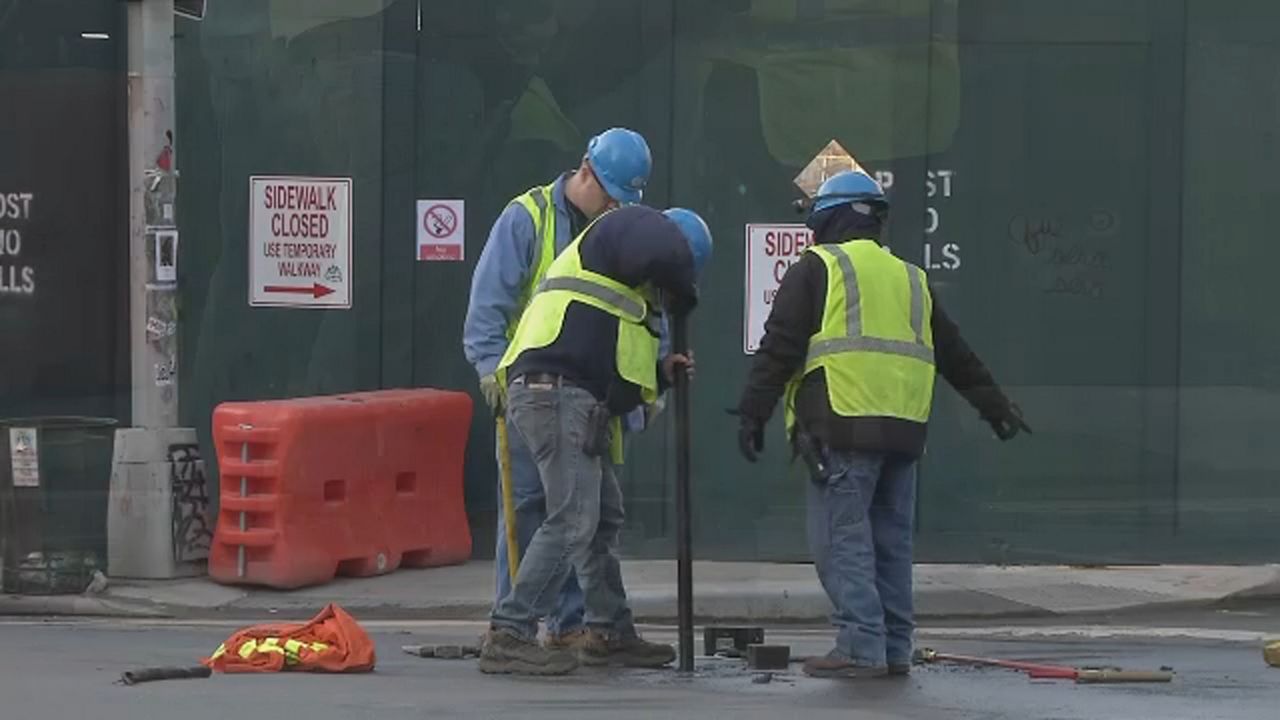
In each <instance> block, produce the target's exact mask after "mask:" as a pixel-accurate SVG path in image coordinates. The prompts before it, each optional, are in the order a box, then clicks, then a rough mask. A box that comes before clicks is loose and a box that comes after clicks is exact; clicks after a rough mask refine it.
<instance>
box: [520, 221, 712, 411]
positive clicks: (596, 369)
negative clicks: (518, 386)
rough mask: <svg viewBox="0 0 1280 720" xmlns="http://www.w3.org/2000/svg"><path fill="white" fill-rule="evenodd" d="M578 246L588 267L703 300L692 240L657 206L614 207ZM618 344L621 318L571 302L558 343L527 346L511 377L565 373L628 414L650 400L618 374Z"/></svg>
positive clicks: (688, 302) (682, 307)
mask: <svg viewBox="0 0 1280 720" xmlns="http://www.w3.org/2000/svg"><path fill="white" fill-rule="evenodd" d="M578 252H579V255H580V256H581V258H582V266H583V267H584V268H585V269H587V270H590V271H592V272H595V273H599V274H601V275H604V276H605V277H608V278H610V279H613V280H616V281H618V282H619V283H621V284H623V285H626V286H628V287H637V286H640V285H643V284H644V283H650V284H651V285H652V286H653V287H654V288H655V289H657V290H659V291H661V292H662V293H663V295H664V299H665V301H666V302H665V304H666V306H667V307H669V308H673V309H675V310H677V311H679V312H688V311H690V310H692V309H693V306H694V305H695V304H696V303H697V289H696V288H695V286H694V274H693V255H692V254H691V253H690V252H689V246H688V243H687V242H686V241H685V239H684V235H682V234H681V233H680V230H679V228H677V227H676V226H675V224H674V223H672V222H671V221H670V220H668V219H667V218H666V217H665V216H664V215H663V214H662V213H661V212H658V211H657V210H654V209H652V208H647V207H643V206H631V207H624V208H620V209H618V210H614V211H612V212H610V213H608V214H606V215H605V216H603V217H601V218H600V220H598V221H597V222H596V224H595V225H594V226H592V228H591V230H590V231H589V232H588V234H587V235H586V236H585V237H584V238H583V239H582V243H581V245H580V247H579V249H578ZM653 311H654V312H660V309H659V308H654V309H653ZM617 344H618V320H617V318H615V317H614V316H612V315H610V314H608V313H606V312H604V311H603V310H599V309H597V308H595V307H592V306H590V305H587V304H585V303H580V302H576V301H575V302H570V303H569V307H568V309H567V310H566V311H565V316H564V323H563V325H562V326H561V328H560V335H559V336H558V337H557V338H556V340H555V342H553V343H551V344H550V345H548V346H546V347H543V348H537V349H534V350H526V351H525V352H523V353H521V354H520V357H519V358H517V359H516V361H515V362H514V363H513V364H512V366H511V368H510V369H509V370H508V371H507V376H508V377H509V378H516V377H519V376H520V375H523V374H525V373H548V374H552V375H559V376H561V377H563V378H565V379H566V380H567V381H569V382H571V383H573V384H574V385H577V386H579V387H581V388H583V389H585V390H587V391H589V392H590V393H591V394H592V395H594V396H595V397H596V398H597V399H598V400H600V401H602V402H607V403H608V405H609V409H610V410H611V411H613V413H614V414H615V415H622V414H625V413H627V412H629V411H631V410H632V409H634V408H635V407H637V406H639V405H640V404H642V402H643V400H642V398H641V395H640V388H639V387H638V386H637V385H635V384H633V383H629V382H626V381H625V380H623V379H622V378H621V377H620V376H619V375H618V364H617V352H616V348H617ZM659 365H661V358H659ZM658 382H659V385H660V387H659V390H660V391H661V390H662V389H665V378H664V376H663V374H662V371H661V367H659V369H658Z"/></svg>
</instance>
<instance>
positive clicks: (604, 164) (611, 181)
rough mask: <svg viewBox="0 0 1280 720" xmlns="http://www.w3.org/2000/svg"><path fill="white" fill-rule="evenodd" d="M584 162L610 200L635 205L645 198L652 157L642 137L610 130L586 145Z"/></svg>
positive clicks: (627, 131)
mask: <svg viewBox="0 0 1280 720" xmlns="http://www.w3.org/2000/svg"><path fill="white" fill-rule="evenodd" d="M587 161H588V162H590V163H591V170H592V172H594V173H595V175H596V178H597V179H598V180H600V185H601V186H602V187H604V191H605V192H607V193H609V197H611V198H613V199H614V200H617V201H618V202H620V203H622V204H624V205H635V204H636V203H638V202H640V199H641V198H642V197H644V188H645V185H648V184H649V172H650V171H652V170H653V156H652V155H650V154H649V143H647V142H645V140H644V136H642V135H641V134H640V133H638V132H636V131H634V130H628V129H626V128H609V129H608V130H605V131H604V132H602V133H600V134H599V135H597V136H595V137H593V138H591V142H589V143H587Z"/></svg>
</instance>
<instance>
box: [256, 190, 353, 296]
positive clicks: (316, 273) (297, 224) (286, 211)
mask: <svg viewBox="0 0 1280 720" xmlns="http://www.w3.org/2000/svg"><path fill="white" fill-rule="evenodd" d="M351 254H352V253H351V178H308V177H259V176H255V177H251V178H249V305H251V306H253V307H295V308H337V309H347V308H350V307H351V283H352V277H351Z"/></svg>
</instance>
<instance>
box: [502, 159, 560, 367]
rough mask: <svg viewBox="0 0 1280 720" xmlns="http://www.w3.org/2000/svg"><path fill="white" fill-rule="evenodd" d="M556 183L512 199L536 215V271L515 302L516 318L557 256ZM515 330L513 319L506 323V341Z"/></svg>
mask: <svg viewBox="0 0 1280 720" xmlns="http://www.w3.org/2000/svg"><path fill="white" fill-rule="evenodd" d="M554 187H555V183H552V184H550V185H542V186H540V187H535V188H532V189H531V190H529V191H528V192H526V193H524V194H523V195H520V196H519V197H517V198H515V199H514V200H512V201H511V202H513V203H519V204H520V205H521V206H522V207H524V209H525V210H528V211H529V217H531V218H533V230H534V233H535V237H534V240H535V242H534V245H533V264H532V265H530V267H531V268H532V270H533V272H531V273H530V275H529V281H528V283H526V284H525V286H524V287H523V288H521V290H520V298H519V300H518V304H517V305H516V317H517V318H519V317H520V315H522V314H523V313H524V310H525V308H526V307H527V306H528V305H529V300H530V298H532V297H533V293H534V289H535V288H537V287H538V283H540V282H542V278H543V277H545V276H546V274H547V269H548V268H550V267H551V261H552V260H554V259H555V257H556V206H555V201H554V194H553V192H552V190H553V188H554ZM515 334H516V323H510V324H509V325H507V341H508V342H510V340H511V338H512V337H514V336H515Z"/></svg>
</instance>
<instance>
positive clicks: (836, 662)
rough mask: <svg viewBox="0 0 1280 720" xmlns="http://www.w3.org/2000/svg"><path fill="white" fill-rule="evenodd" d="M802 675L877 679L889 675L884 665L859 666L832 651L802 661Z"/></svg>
mask: <svg viewBox="0 0 1280 720" xmlns="http://www.w3.org/2000/svg"><path fill="white" fill-rule="evenodd" d="M804 674H805V675H808V676H809V677H816V678H853V679H855V680H861V679H863V678H878V677H884V676H885V675H888V674H889V668H887V667H885V666H884V665H859V664H857V663H855V662H854V661H852V660H850V659H849V658H847V657H845V656H844V655H841V654H840V653H839V652H837V651H835V650H832V651H831V652H829V653H827V654H826V655H821V656H818V657H811V658H809V659H808V660H805V661H804Z"/></svg>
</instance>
